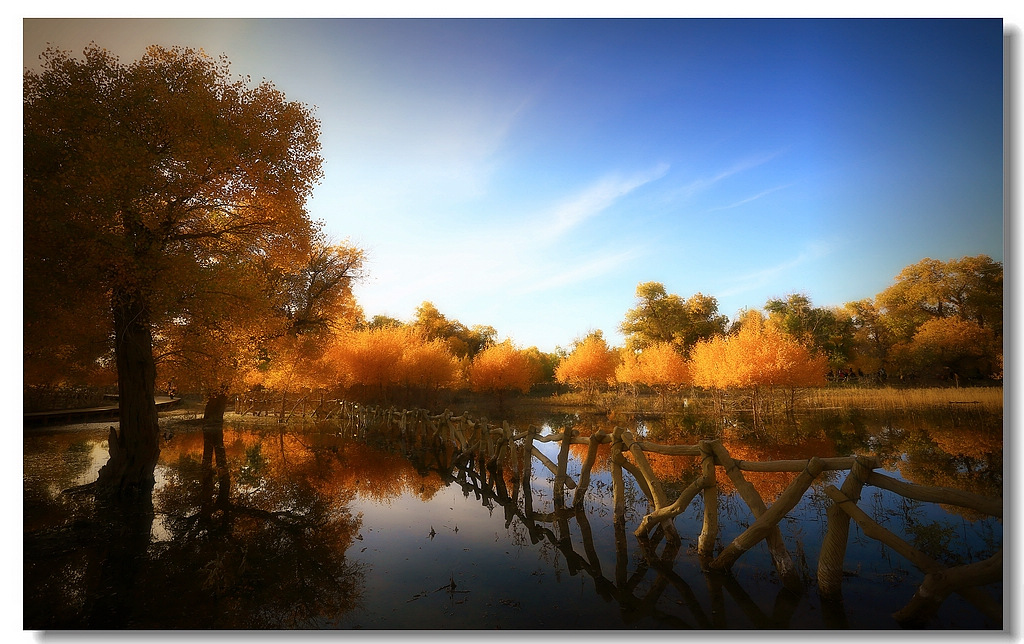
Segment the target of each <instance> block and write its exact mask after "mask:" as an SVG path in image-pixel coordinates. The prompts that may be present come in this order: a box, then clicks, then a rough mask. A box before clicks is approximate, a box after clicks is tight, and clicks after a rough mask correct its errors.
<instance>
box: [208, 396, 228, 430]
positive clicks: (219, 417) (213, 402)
mask: <svg viewBox="0 0 1024 644" xmlns="http://www.w3.org/2000/svg"><path fill="white" fill-rule="evenodd" d="M227 407H228V394H227V391H226V390H225V389H223V388H222V389H220V390H218V392H217V393H215V394H213V395H211V396H210V397H209V398H208V399H207V400H206V406H205V407H204V408H203V423H204V424H207V423H218V424H222V423H223V422H224V411H225V410H226V409H227Z"/></svg>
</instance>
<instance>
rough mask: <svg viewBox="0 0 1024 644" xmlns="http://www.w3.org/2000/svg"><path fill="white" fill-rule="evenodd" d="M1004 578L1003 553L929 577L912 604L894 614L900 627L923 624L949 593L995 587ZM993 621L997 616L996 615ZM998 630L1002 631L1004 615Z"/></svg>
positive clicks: (930, 574) (933, 573)
mask: <svg viewBox="0 0 1024 644" xmlns="http://www.w3.org/2000/svg"><path fill="white" fill-rule="evenodd" d="M1002 578H1003V549H1002V548H1000V549H999V552H997V553H996V554H994V555H992V556H991V557H989V558H988V559H985V560H983V561H976V562H974V563H970V564H966V565H963V566H956V567H955V568H947V569H945V570H940V571H938V572H932V573H928V574H927V575H925V577H924V581H923V582H922V583H921V586H920V587H919V588H918V589H917V592H915V593H914V596H913V597H912V598H911V599H910V602H909V603H908V604H907V605H906V606H904V607H903V608H901V609H900V610H898V611H896V612H895V613H893V618H895V619H896V621H897V622H900V623H901V624H905V623H908V622H913V623H922V622H924V621H925V620H927V619H928V618H929V617H931V616H932V615H934V614H935V613H936V612H937V611H938V610H939V606H940V605H941V604H942V602H943V601H945V599H946V597H949V595H950V593H953V592H955V591H959V590H963V589H965V588H974V587H977V586H984V585H986V584H992V583H995V582H997V581H1000V580H1002ZM993 617H995V615H994V614H993ZM999 617H1000V619H999V620H997V621H996V622H995V623H996V626H997V627H999V628H1002V625H1003V624H1002V614H1001V613H1000V615H999Z"/></svg>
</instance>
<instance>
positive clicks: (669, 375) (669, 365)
mask: <svg viewBox="0 0 1024 644" xmlns="http://www.w3.org/2000/svg"><path fill="white" fill-rule="evenodd" d="M615 380H616V381H618V382H621V383H629V384H644V385H649V386H652V387H667V386H678V385H684V384H687V383H688V382H689V381H690V368H689V366H688V364H687V362H686V359H685V358H684V357H683V356H681V355H680V354H679V352H678V351H676V349H675V347H674V346H673V345H672V344H671V343H669V342H660V343H657V344H654V345H652V346H649V347H648V348H646V349H644V350H643V351H641V352H640V353H634V352H632V351H629V350H624V351H623V352H622V362H621V364H619V365H618V366H617V367H616V368H615Z"/></svg>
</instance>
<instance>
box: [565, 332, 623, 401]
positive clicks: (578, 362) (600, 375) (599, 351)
mask: <svg viewBox="0 0 1024 644" xmlns="http://www.w3.org/2000/svg"><path fill="white" fill-rule="evenodd" d="M618 365H619V355H618V352H616V351H613V350H612V349H610V348H608V343H607V342H605V340H604V335H603V334H602V333H601V332H600V331H595V332H594V333H591V334H590V335H588V336H587V337H585V338H584V339H583V340H582V341H580V342H579V343H577V344H576V347H575V348H574V349H573V350H572V353H570V354H569V355H568V356H567V357H566V358H565V359H564V360H562V362H561V363H560V364H559V365H558V367H557V368H556V369H555V378H556V379H557V380H558V382H561V383H565V384H568V385H571V386H573V387H576V388H577V389H579V390H581V391H582V392H583V396H584V398H585V399H586V400H590V399H591V398H593V396H594V393H595V392H596V391H597V390H598V388H599V387H602V386H604V385H607V384H609V383H611V382H614V380H615V368H616V367H617V366H618Z"/></svg>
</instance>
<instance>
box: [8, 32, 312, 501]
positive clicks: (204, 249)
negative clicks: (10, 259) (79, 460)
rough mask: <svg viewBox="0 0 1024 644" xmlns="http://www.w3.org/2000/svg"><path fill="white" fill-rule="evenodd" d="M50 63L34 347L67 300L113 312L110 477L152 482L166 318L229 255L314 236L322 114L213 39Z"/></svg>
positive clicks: (29, 237)
mask: <svg viewBox="0 0 1024 644" xmlns="http://www.w3.org/2000/svg"><path fill="white" fill-rule="evenodd" d="M41 63H42V64H41V68H40V69H38V70H26V71H25V73H24V99H23V114H24V130H23V132H24V219H25V222H24V223H25V240H24V241H25V258H24V266H25V282H26V284H32V285H33V288H32V289H26V302H25V318H26V329H28V328H30V327H31V328H32V329H33V332H32V333H31V334H29V333H28V332H26V345H27V344H28V341H29V340H35V339H40V338H42V339H45V337H47V335H49V336H51V337H60V336H61V335H62V333H63V332H64V329H61V328H56V327H54V326H52V325H50V323H51V322H57V321H66V322H68V323H70V324H71V325H74V320H75V318H76V317H77V316H67V315H62V313H63V312H66V311H74V312H77V313H79V314H80V313H89V312H91V313H93V314H94V315H96V316H104V317H106V318H107V319H108V320H109V321H110V326H109V327H107V329H108V331H109V333H108V336H107V342H108V345H107V346H109V347H111V350H112V353H113V356H114V362H115V363H116V368H117V379H118V393H119V400H120V431H119V432H117V433H113V432H112V434H111V437H110V438H111V440H110V460H109V461H108V463H107V464H106V465H105V466H104V468H103V469H102V470H101V472H100V476H99V479H98V484H99V486H100V488H101V489H104V490H109V491H116V492H120V493H129V492H132V491H139V490H143V489H145V488H148V487H150V486H152V484H153V481H154V469H155V466H156V462H157V458H158V456H159V451H160V447H159V431H158V427H157V413H156V407H155V404H154V399H153V394H154V388H155V382H154V381H155V362H154V356H153V335H154V331H155V330H156V329H158V328H160V327H161V326H164V325H167V324H169V323H170V322H172V321H173V320H175V319H177V318H178V317H179V316H181V315H182V313H183V311H186V310H187V309H188V307H189V306H190V304H191V303H193V299H192V298H191V297H190V293H191V292H192V291H193V290H194V288H195V286H196V285H197V284H201V283H205V282H207V281H208V280H209V279H210V278H211V276H213V275H216V274H217V273H218V272H219V271H218V270H217V267H219V266H220V265H222V264H224V263H225V262H227V263H231V262H234V261H236V260H237V258H239V257H244V256H251V255H260V256H272V255H274V254H275V253H276V252H277V251H278V249H279V248H282V247H284V248H294V247H296V246H300V247H301V246H302V245H303V244H304V243H305V242H304V240H305V239H308V237H309V236H310V233H311V232H312V226H311V224H310V221H309V218H308V216H307V213H306V210H305V202H306V199H307V197H308V196H309V194H310V192H311V190H312V188H313V186H314V185H315V184H316V182H317V181H319V179H320V177H321V163H322V159H321V157H320V143H319V132H320V128H319V123H318V121H317V120H316V119H315V118H314V116H313V114H312V112H311V110H310V109H309V108H307V107H306V106H304V105H302V104H300V103H296V102H291V101H288V100H286V98H285V96H284V95H283V94H282V93H281V92H280V91H279V90H278V89H276V88H275V87H274V85H273V84H272V83H270V82H267V81H264V82H261V83H259V84H255V85H254V84H252V83H251V82H250V81H249V80H248V79H246V78H236V77H233V76H232V75H231V73H230V69H229V63H228V61H227V60H226V59H225V58H223V57H222V58H211V57H209V56H207V55H206V54H204V53H203V52H202V51H196V50H192V49H184V48H180V47H174V48H170V49H167V48H162V47H156V46H154V47H150V48H149V49H147V50H146V53H145V55H144V56H143V57H142V58H141V59H139V60H138V61H135V62H132V63H127V64H126V63H122V62H121V61H120V60H118V58H116V57H115V56H113V55H112V54H111V53H110V52H108V51H106V50H104V49H102V48H100V47H98V46H96V45H90V46H89V47H87V48H86V49H85V51H84V52H83V56H82V57H81V58H77V57H74V56H72V55H71V54H69V53H68V52H65V51H60V50H57V49H48V50H47V51H46V52H44V53H43V54H42V56H41ZM211 290H212V289H211ZM225 297H228V295H225ZM44 328H46V329H48V331H47V332H46V333H44V332H41V329H44ZM43 341H45V340H43ZM33 350H35V347H30V346H26V355H27V356H29V355H32V351H33Z"/></svg>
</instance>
